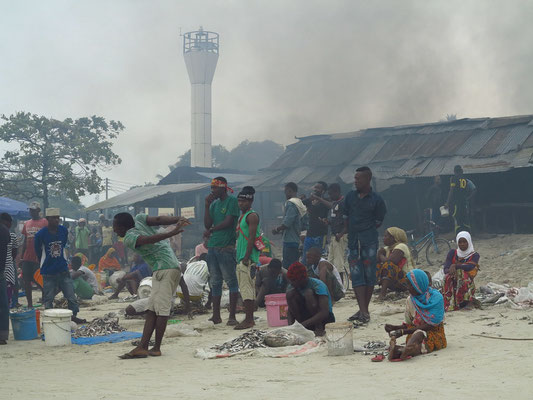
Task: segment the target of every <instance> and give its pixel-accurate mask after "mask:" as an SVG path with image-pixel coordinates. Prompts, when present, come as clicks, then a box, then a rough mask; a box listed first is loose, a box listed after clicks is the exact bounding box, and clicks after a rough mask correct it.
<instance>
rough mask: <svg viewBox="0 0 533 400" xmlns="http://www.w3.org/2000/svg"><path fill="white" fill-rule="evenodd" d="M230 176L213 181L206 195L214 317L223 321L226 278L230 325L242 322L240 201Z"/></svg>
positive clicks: (218, 321) (208, 250)
mask: <svg viewBox="0 0 533 400" xmlns="http://www.w3.org/2000/svg"><path fill="white" fill-rule="evenodd" d="M228 190H229V191H231V192H233V190H232V189H231V188H229V187H228V181H227V180H226V178H224V177H222V176H219V177H217V178H215V179H213V180H212V181H211V194H209V196H207V197H206V198H205V211H204V226H205V229H206V231H205V233H204V237H205V238H209V241H208V242H207V267H208V268H209V286H210V287H211V295H212V299H213V316H212V317H211V319H210V320H211V321H213V323H215V324H220V323H221V322H222V318H221V316H220V299H221V297H222V283H223V281H226V284H227V285H228V288H229V318H228V322H227V325H229V326H235V325H237V324H238V322H237V319H236V318H235V311H236V309H237V300H238V299H239V283H238V281H237V272H236V268H237V262H236V260H235V256H236V254H235V240H236V231H235V229H236V228H237V219H238V218H239V215H240V213H241V212H240V210H239V203H238V202H237V199H236V198H235V197H233V196H229V195H228Z"/></svg>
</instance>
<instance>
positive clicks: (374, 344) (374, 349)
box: [363, 340, 388, 356]
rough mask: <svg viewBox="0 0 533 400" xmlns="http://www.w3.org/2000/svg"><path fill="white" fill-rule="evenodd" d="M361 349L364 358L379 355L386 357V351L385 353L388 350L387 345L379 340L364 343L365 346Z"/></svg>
mask: <svg viewBox="0 0 533 400" xmlns="http://www.w3.org/2000/svg"><path fill="white" fill-rule="evenodd" d="M363 349H364V351H363V354H364V355H365V356H370V355H378V354H381V355H384V356H387V355H388V351H386V350H388V349H387V344H386V343H385V342H382V341H380V340H372V341H370V342H367V343H365V345H364V346H363Z"/></svg>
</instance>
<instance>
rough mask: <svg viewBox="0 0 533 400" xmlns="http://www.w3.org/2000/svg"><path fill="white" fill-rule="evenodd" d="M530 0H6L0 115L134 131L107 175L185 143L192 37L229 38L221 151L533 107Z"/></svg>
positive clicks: (0, 15)
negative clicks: (186, 54)
mask: <svg viewBox="0 0 533 400" xmlns="http://www.w3.org/2000/svg"><path fill="white" fill-rule="evenodd" d="M532 17H533V3H531V2H527V1H512V2H503V1H487V0H479V1H468V2H465V1H431V2H428V1H423V0H420V1H401V2H400V1H395V0H393V1H373V2H369V1H327V2H326V1H309V0H306V1H304V0H301V1H300V0H298V1H295V0H294V1H292V0H291V1H282V0H278V1H220V2H217V1H199V2H179V1H170V0H169V1H158V0H153V1H131V0H123V1H120V0H115V1H112V2H111V1H77V2H73V1H46V2H42V1H24V2H9V1H1V2H0V34H1V36H2V41H0V55H1V57H2V62H1V63H0V93H1V95H0V113H5V114H9V113H12V112H15V111H17V110H27V111H32V112H35V113H39V114H44V115H48V116H53V117H56V118H64V117H67V116H72V117H77V116H82V115H89V114H97V115H103V116H105V117H107V118H113V119H119V120H121V121H122V122H123V123H124V124H125V125H126V127H127V132H126V133H125V134H124V135H123V137H122V138H121V139H120V140H119V141H118V143H117V145H116V151H117V152H118V153H119V154H120V156H121V157H122V158H123V160H124V164H123V166H121V167H119V168H117V169H116V170H114V171H111V172H110V174H109V176H110V177H111V178H114V179H119V180H123V181H133V182H143V181H149V180H153V179H154V176H155V175H156V174H157V173H162V174H165V173H166V172H167V165H168V164H170V163H172V162H174V161H175V160H176V158H177V156H178V155H180V154H181V153H183V152H184V151H185V150H186V149H187V148H188V147H189V134H190V133H189V132H190V128H189V126H190V125H189V124H190V116H189V112H190V108H189V102H190V89H189V82H188V77H187V72H186V69H185V65H184V62H183V57H182V55H181V38H180V37H179V29H180V27H181V28H182V30H183V32H185V31H188V30H196V29H197V28H198V26H199V25H203V26H204V28H205V29H209V30H213V31H216V32H218V33H220V35H221V51H220V59H219V65H218V68H217V72H216V73H215V79H214V83H213V135H214V143H215V144H223V145H225V146H226V147H233V146H235V145H237V144H238V143H239V142H241V141H242V140H244V139H249V140H263V139H267V138H268V139H273V140H276V141H278V142H280V143H283V144H289V143H291V142H292V141H294V137H295V136H304V135H309V134H314V133H324V132H328V133H329V132H343V131H352V130H356V129H360V128H365V127H375V126H386V125H397V124H409V123H418V122H430V121H436V120H439V119H440V118H442V117H443V116H444V115H445V114H447V113H456V114H457V115H458V117H480V116H502V115H513V114H526V113H531V112H532V109H531V104H532V102H533V80H532V78H531V71H532V70H533V56H532V52H531V38H532V37H533V25H532V24H531V20H532Z"/></svg>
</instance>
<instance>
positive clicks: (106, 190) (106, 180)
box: [105, 178, 109, 200]
mask: <svg viewBox="0 0 533 400" xmlns="http://www.w3.org/2000/svg"><path fill="white" fill-rule="evenodd" d="M105 199H106V200H107V199H109V178H105Z"/></svg>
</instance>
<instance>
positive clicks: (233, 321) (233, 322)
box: [213, 318, 239, 326]
mask: <svg viewBox="0 0 533 400" xmlns="http://www.w3.org/2000/svg"><path fill="white" fill-rule="evenodd" d="M213 322H215V321H213ZM221 322H222V321H221ZM238 324H239V323H238V322H237V320H236V319H235V318H230V319H228V322H226V325H227V326H236V325H238Z"/></svg>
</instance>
